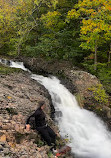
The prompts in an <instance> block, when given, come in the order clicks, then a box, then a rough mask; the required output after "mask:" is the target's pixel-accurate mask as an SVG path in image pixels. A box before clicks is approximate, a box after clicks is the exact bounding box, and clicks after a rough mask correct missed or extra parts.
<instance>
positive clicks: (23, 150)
mask: <svg viewBox="0 0 111 158" xmlns="http://www.w3.org/2000/svg"><path fill="white" fill-rule="evenodd" d="M40 100H43V101H45V103H46V105H47V107H46V110H45V111H46V115H47V121H48V123H49V124H50V125H51V127H52V128H53V129H54V130H55V132H56V131H57V127H55V126H54V122H53V120H52V119H51V118H50V113H51V111H50V105H51V103H50V95H49V94H48V92H47V90H46V89H45V88H44V87H43V86H41V85H40V84H39V83H37V82H36V81H34V80H32V79H31V78H30V75H29V74H28V73H26V72H24V73H13V74H10V75H0V158H48V152H49V148H48V146H47V145H44V142H42V141H41V138H40V136H39V135H38V133H37V132H36V131H34V130H30V131H28V132H27V131H26V129H25V122H26V119H27V117H28V116H30V115H31V114H32V113H33V112H34V111H35V110H36V109H37V107H38V102H39V101H40ZM52 158H53V155H52Z"/></svg>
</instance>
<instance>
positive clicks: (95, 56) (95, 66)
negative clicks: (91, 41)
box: [94, 42, 97, 70]
mask: <svg viewBox="0 0 111 158" xmlns="http://www.w3.org/2000/svg"><path fill="white" fill-rule="evenodd" d="M96 69H97V43H96V42H95V54H94V70H96Z"/></svg>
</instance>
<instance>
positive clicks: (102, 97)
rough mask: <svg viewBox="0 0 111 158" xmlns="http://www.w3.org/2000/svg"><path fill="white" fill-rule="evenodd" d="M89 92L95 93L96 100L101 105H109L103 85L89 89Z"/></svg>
mask: <svg viewBox="0 0 111 158" xmlns="http://www.w3.org/2000/svg"><path fill="white" fill-rule="evenodd" d="M88 90H90V91H92V92H93V95H94V99H95V100H96V101H97V102H99V103H101V104H102V103H104V104H107V103H108V95H107V94H106V92H105V90H104V88H103V86H102V84H98V85H97V86H96V87H91V88H88Z"/></svg>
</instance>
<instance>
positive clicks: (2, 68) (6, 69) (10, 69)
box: [0, 64, 22, 74]
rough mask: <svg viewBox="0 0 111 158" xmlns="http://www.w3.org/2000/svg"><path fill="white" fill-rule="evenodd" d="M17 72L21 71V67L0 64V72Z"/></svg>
mask: <svg viewBox="0 0 111 158" xmlns="http://www.w3.org/2000/svg"><path fill="white" fill-rule="evenodd" d="M14 72H16V73H18V72H22V70H21V69H16V68H10V67H7V66H3V65H2V64H0V74H10V73H14Z"/></svg>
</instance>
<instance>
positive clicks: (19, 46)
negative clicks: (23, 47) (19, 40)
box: [18, 44, 20, 56]
mask: <svg viewBox="0 0 111 158" xmlns="http://www.w3.org/2000/svg"><path fill="white" fill-rule="evenodd" d="M19 55H20V44H18V56H19Z"/></svg>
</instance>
